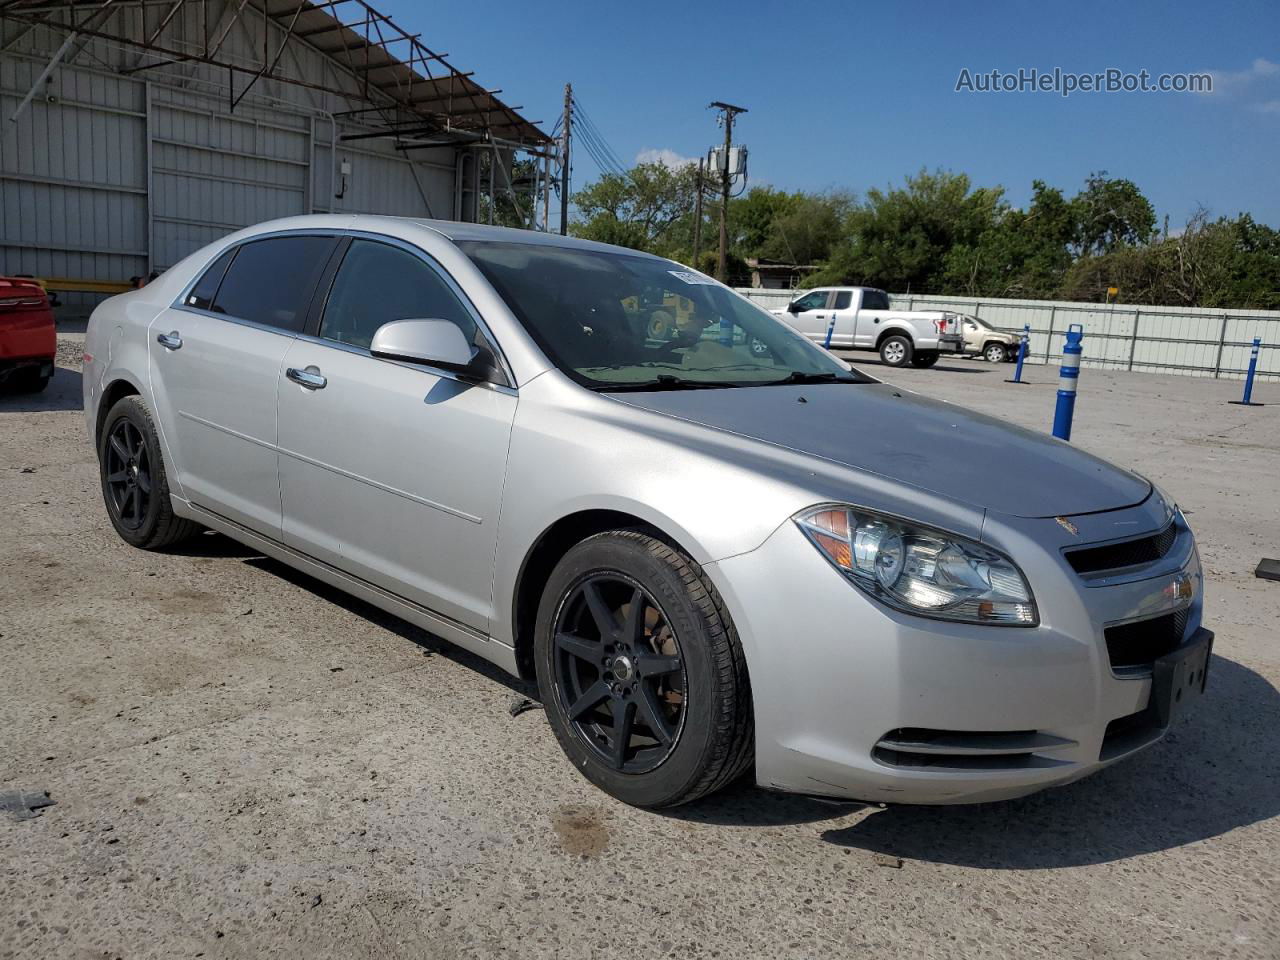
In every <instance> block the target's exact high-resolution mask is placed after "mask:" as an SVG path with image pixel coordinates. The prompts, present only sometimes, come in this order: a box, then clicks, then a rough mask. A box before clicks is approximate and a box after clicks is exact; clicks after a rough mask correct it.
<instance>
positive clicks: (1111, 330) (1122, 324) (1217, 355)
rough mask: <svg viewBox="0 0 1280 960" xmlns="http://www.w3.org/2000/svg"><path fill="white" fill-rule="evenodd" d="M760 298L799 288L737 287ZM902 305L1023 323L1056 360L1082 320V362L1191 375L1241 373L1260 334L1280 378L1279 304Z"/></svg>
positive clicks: (951, 301) (1043, 356)
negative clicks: (1274, 306)
mask: <svg viewBox="0 0 1280 960" xmlns="http://www.w3.org/2000/svg"><path fill="white" fill-rule="evenodd" d="M738 292H739V293H742V294H744V295H745V296H747V297H749V298H751V299H752V300H753V301H755V302H756V303H759V304H760V306H762V307H764V308H766V309H769V310H776V309H780V308H782V307H784V306H786V305H787V303H789V302H790V301H791V300H792V299H794V297H795V296H796V295H797V294H798V293H799V292H800V291H795V290H758V289H754V288H743V289H740V290H739V291H738ZM891 300H892V303H893V305H894V306H895V307H897V308H900V309H904V310H953V311H955V312H956V313H963V314H968V315H970V316H975V317H981V318H982V319H983V320H985V321H986V322H987V323H989V324H991V325H992V326H994V327H999V328H1001V329H1005V330H1015V331H1020V330H1021V329H1022V328H1023V325H1024V324H1025V325H1030V327H1031V337H1030V342H1029V348H1028V349H1029V352H1028V355H1027V359H1028V360H1029V361H1030V362H1032V363H1057V362H1058V361H1059V360H1060V359H1061V357H1062V347H1063V344H1064V343H1065V335H1066V331H1067V327H1068V326H1069V325H1070V324H1073V323H1078V324H1081V325H1082V326H1083V327H1084V333H1085V338H1084V361H1083V362H1084V365H1085V366H1102V367H1110V368H1112V369H1115V368H1120V369H1124V370H1137V371H1142V372H1146V373H1177V374H1183V375H1186V376H1193V377H1222V378H1240V377H1243V376H1244V374H1245V371H1246V369H1247V368H1248V366H1249V353H1250V350H1251V347H1252V340H1253V338H1254V337H1262V343H1263V349H1262V351H1261V353H1260V355H1259V359H1258V376H1259V377H1261V378H1263V379H1268V380H1276V379H1280V312H1276V311H1268V310H1214V309H1209V308H1194V307H1154V306H1142V305H1140V304H1138V305H1134V304H1114V305H1108V306H1100V305H1098V304H1090V303H1068V302H1060V301H1053V300H993V299H981V298H977V297H930V296H920V295H916V294H896V295H892V296H891Z"/></svg>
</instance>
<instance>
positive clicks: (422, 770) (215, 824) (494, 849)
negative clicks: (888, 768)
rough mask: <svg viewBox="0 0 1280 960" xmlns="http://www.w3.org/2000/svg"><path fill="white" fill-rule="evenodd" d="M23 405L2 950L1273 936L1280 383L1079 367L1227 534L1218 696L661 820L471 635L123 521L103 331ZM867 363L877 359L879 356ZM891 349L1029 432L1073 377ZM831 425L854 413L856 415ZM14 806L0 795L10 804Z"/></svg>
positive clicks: (917, 379) (1219, 561)
mask: <svg viewBox="0 0 1280 960" xmlns="http://www.w3.org/2000/svg"><path fill="white" fill-rule="evenodd" d="M77 339H78V338H76V337H75V336H74V335H72V336H67V337H64V344H63V346H64V351H63V355H62V356H61V358H60V367H59V370H58V374H57V378H56V380H55V382H54V384H53V385H52V386H51V388H50V389H49V390H48V391H47V392H46V393H44V394H42V395H40V396H38V397H35V398H14V397H7V398H3V399H0V664H3V666H2V667H0V725H2V726H0V729H3V730H4V736H3V738H2V739H0V796H4V795H5V794H6V792H9V791H14V790H28V791H37V794H36V795H37V796H40V795H42V794H41V793H40V792H41V791H48V792H49V794H50V798H51V799H52V800H54V801H56V805H54V806H49V807H46V808H44V809H43V810H42V811H41V812H40V815H39V816H34V817H31V818H29V819H21V820H20V819H17V817H16V816H15V815H14V814H12V813H10V812H4V811H0V874H2V875H3V876H4V878H5V884H4V888H3V894H2V895H0V958H10V957H12V958H19V957H20V958H24V960H25V958H44V957H51V958H52V957H57V958H90V957H93V958H102V957H123V958H135V957H178V956H202V955H203V956H205V957H245V958H249V957H252V958H258V957H266V956H287V957H307V958H315V957H365V956H370V957H389V958H401V957H403V958H410V957H412V958H421V957H427V958H435V957H440V958H446V957H447V958H454V957H491V956H501V957H524V958H540V957H551V956H555V957H559V958H565V960H573V958H579V957H581V958H586V957H601V956H611V955H626V956H640V957H658V956H670V957H681V958H683V957H692V956H699V957H701V956H708V957H716V956H722V957H726V958H729V957H788V958H789V957H796V958H800V957H851V956H859V957H889V956H895V957H896V956H916V957H944V956H965V957H1010V956H1017V957H1027V956H1054V957H1100V956H1105V957H1135V958H1136V957H1178V958H1189V957H1197V958H1198V957H1258V958H1275V957H1277V956H1280V817H1278V815H1280V693H1278V692H1277V684H1278V683H1280V654H1278V653H1277V649H1276V641H1277V623H1278V622H1280V583H1268V582H1265V581H1261V580H1256V579H1254V577H1253V568H1254V566H1255V565H1256V564H1257V562H1258V559H1259V558H1260V557H1263V556H1273V557H1274V556H1280V494H1278V493H1277V490H1276V485H1277V481H1278V480H1280V429H1278V426H1280V388H1277V387H1276V386H1275V385H1265V386H1263V387H1261V388H1260V389H1259V390H1258V397H1257V399H1260V400H1263V401H1270V402H1271V403H1272V405H1271V406H1267V407H1262V408H1254V409H1245V408H1241V407H1234V406H1228V405H1227V404H1226V402H1225V401H1226V400H1228V399H1230V398H1235V397H1238V396H1239V392H1240V385H1239V384H1238V383H1228V382H1213V381H1206V380H1194V379H1187V378H1175V377H1155V376H1141V375H1126V374H1122V373H1105V372H1100V371H1096V370H1086V371H1085V373H1084V375H1083V376H1082V378H1081V383H1080V388H1081V396H1080V405H1079V411H1078V415H1077V422H1076V436H1075V441H1076V442H1077V443H1078V444H1079V445H1080V446H1082V447H1085V448H1087V449H1089V450H1092V451H1095V452H1097V453H1099V454H1102V455H1103V456H1107V457H1110V458H1113V459H1115V460H1117V461H1119V462H1121V463H1124V464H1131V465H1133V466H1135V467H1136V468H1137V469H1139V470H1141V471H1142V472H1144V473H1146V474H1147V475H1148V476H1150V477H1151V478H1153V479H1154V480H1156V481H1157V482H1159V483H1161V484H1162V485H1164V486H1165V487H1166V488H1167V489H1168V490H1169V491H1171V492H1172V493H1173V494H1174V495H1175V496H1176V497H1177V499H1178V500H1179V502H1180V503H1181V504H1182V505H1183V507H1184V508H1185V509H1186V512H1187V514H1188V515H1189V517H1190V520H1191V523H1192V525H1193V526H1194V527H1195V528H1196V530H1197V532H1198V535H1199V538H1200V548H1201V552H1202V555H1203V558H1204V564H1205V570H1206V574H1207V578H1208V591H1209V593H1208V598H1209V599H1208V605H1207V613H1206V620H1207V622H1208V625H1209V626H1210V627H1211V628H1213V629H1214V630H1216V631H1217V647H1216V654H1217V656H1216V658H1215V661H1214V663H1213V667H1212V671H1211V674H1210V688H1211V689H1210V694H1209V696H1208V697H1207V698H1206V699H1205V700H1204V701H1202V703H1201V704H1200V705H1199V707H1198V709H1197V710H1196V711H1195V713H1194V714H1193V715H1192V716H1191V717H1190V718H1189V719H1188V720H1187V721H1186V722H1185V723H1184V724H1182V725H1180V726H1179V727H1178V729H1177V730H1176V731H1175V732H1174V733H1173V734H1172V735H1170V736H1169V737H1168V738H1167V740H1166V741H1165V742H1163V743H1161V744H1159V745H1158V746H1156V747H1155V748H1153V749H1151V750H1150V751H1148V752H1146V753H1145V754H1143V755H1142V756H1140V757H1138V758H1136V759H1134V760H1132V761H1130V762H1127V763H1124V764H1121V765H1119V766H1116V767H1113V768H1110V769H1108V770H1107V771H1105V772H1103V773H1102V774H1100V775H1098V776H1096V777H1094V778H1092V779H1088V780H1085V781H1082V782H1079V783H1076V784H1073V785H1071V786H1069V787H1065V788H1062V789H1059V790H1056V791H1052V792H1048V793H1043V794H1040V795H1038V796H1034V797H1030V798H1027V799H1024V800H1019V801H1015V802H1009V803H1000V804H991V805H985V806H978V807H966V808H952V809H942V808H890V809H885V810H878V809H861V808H857V809H849V808H841V807H832V806H828V805H824V804H820V803H817V802H814V801H811V800H806V799H800V798H794V797H786V796H778V795H771V794H767V793H764V792H762V791H759V790H757V789H755V788H753V787H752V786H750V785H748V784H743V785H740V786H738V787H735V788H733V789H731V790H729V791H727V792H726V793H724V794H721V795H719V796H716V797H714V798H712V799H709V800H707V801H704V802H702V803H699V804H696V805H693V806H690V807H687V808H683V809H679V810H676V811H672V812H669V813H665V814H655V813H646V812H642V811H639V810H634V809H630V808H627V807H625V806H622V805H620V804H617V803H615V802H613V801H612V800H610V799H609V798H608V797H606V796H604V795H603V794H601V793H599V792H598V791H596V790H595V789H594V788H593V787H591V786H590V785H589V784H588V783H587V782H586V781H585V780H583V779H582V778H581V777H579V776H578V775H577V774H576V773H575V772H574V771H573V770H572V769H571V768H570V766H569V765H568V764H567V763H566V762H565V760H564V758H563V757H562V755H561V753H560V750H559V748H558V746H557V745H556V742H555V740H554V738H553V737H552V735H551V733H550V731H549V729H548V728H547V726H546V724H545V722H544V719H543V715H542V713H541V711H540V710H536V709H535V710H532V711H529V712H525V713H522V714H520V715H518V716H514V717H513V716H512V715H511V713H510V712H509V709H508V708H509V706H510V705H511V704H512V702H513V700H514V699H515V698H517V697H518V696H519V695H521V694H522V693H523V691H521V690H520V689H519V688H518V686H517V685H516V684H514V683H513V682H512V681H510V680H508V679H507V678H505V677H503V676H500V675H499V674H498V673H497V672H496V671H494V670H492V669H490V668H489V667H487V666H485V665H484V664H483V663H481V662H480V661H478V660H476V659H475V658H472V657H469V656H467V655H464V654H462V653H459V652H457V651H455V650H452V649H451V648H449V647H448V646H447V645H445V644H444V643H442V642H441V641H438V640H435V639H433V638H432V637H430V636H428V635H426V634H424V633H423V632H421V631H419V630H417V629H416V628H413V627H411V626H408V625H407V624H405V623H402V622H400V621H397V620H395V619H393V618H391V617H388V616H386V615H384V614H382V613H380V612H377V611H375V610H373V609H372V608H370V607H368V606H365V605H363V604H361V603H359V602H355V601H352V600H349V599H347V598H345V597H344V596H343V595H341V594H338V593H336V592H335V591H333V590H330V589H328V588H326V587H324V586H322V585H320V584H318V583H316V582H314V581H312V580H309V579H307V578H305V577H303V576H300V575H298V574H295V573H292V572H291V571H290V570H288V569H286V568H284V567H282V566H280V565H278V564H275V563H272V562H270V561H267V560H265V559H263V558H261V557H258V556H255V555H254V554H253V553H252V552H250V551H247V550H245V549H243V548H241V547H239V546H237V545H236V544H234V543H232V542H230V541H228V540H226V539H223V538H221V537H217V536H213V535H208V536H205V537H202V538H200V539H199V540H198V541H197V542H195V543H194V544H192V545H190V546H187V547H185V548H184V549H182V550H181V551H179V552H177V553H173V554H148V553H142V552H140V551H137V550H133V549H130V548H129V547H127V546H125V545H124V544H123V543H122V542H121V541H120V540H119V539H118V538H117V537H116V536H115V534H114V533H113V532H112V531H111V528H110V527H109V525H108V523H107V521H106V518H105V516H104V513H103V508H102V504H101V502H100V499H99V492H98V483H97V475H96V466H95V462H94V458H93V455H92V453H91V451H90V450H89V448H88V446H87V444H86V441H85V435H84V429H83V424H82V420H81V416H80V412H79V410H78V407H79V403H80V374H79V371H78V369H77V367H78V356H79V350H80V348H79V344H78V342H77ZM865 356H866V355H860V359H859V361H858V362H859V363H860V364H864V363H865V361H864V360H863V359H861V358H862V357H865ZM865 368H866V369H868V370H869V371H871V372H873V373H876V374H877V375H881V376H883V377H885V378H886V379H889V380H891V381H893V382H895V383H898V384H901V385H902V386H904V387H907V388H909V389H913V390H919V391H921V392H924V393H927V394H931V395H934V396H938V397H943V398H946V399H948V400H953V401H956V402H958V403H962V404H967V405H969V406H972V407H975V408H978V409H980V410H983V411H987V412H990V413H994V414H997V415H1000V416H1004V417H1007V418H1008V419H1010V420H1014V421H1016V422H1019V423H1022V424H1026V425H1028V426H1032V427H1035V428H1038V429H1047V428H1048V426H1049V423H1050V418H1051V416H1052V408H1053V398H1054V388H1055V382H1054V379H1055V378H1054V373H1055V372H1056V371H1054V370H1052V369H1047V368H1042V367H1032V368H1029V370H1028V379H1029V380H1030V381H1032V383H1031V385H1026V386H1012V385H1008V384H1005V383H1003V382H1001V381H1002V379H1003V378H1004V377H1006V376H1008V375H1009V373H1010V371H1011V368H1010V367H992V366H988V365H986V364H983V363H981V362H976V361H944V362H943V363H942V364H940V365H939V366H938V367H937V368H935V369H934V370H929V371H917V370H906V371H886V370H884V368H880V367H878V366H876V365H875V364H874V363H865ZM833 428H838V425H833ZM9 795H10V796H11V794H9Z"/></svg>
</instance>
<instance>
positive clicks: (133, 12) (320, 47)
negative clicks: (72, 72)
mask: <svg viewBox="0 0 1280 960" xmlns="http://www.w3.org/2000/svg"><path fill="white" fill-rule="evenodd" d="M206 4H207V0H150V2H148V0H69V2H60V3H59V2H51V0H0V19H5V20H10V21H14V22H17V23H20V24H25V25H27V26H29V27H33V28H34V27H48V28H52V29H54V30H58V31H61V32H64V33H65V34H66V38H67V39H66V44H65V45H70V44H71V43H72V42H74V41H75V40H77V39H79V38H98V39H102V40H107V41H112V42H115V43H118V44H121V45H125V46H127V47H130V48H132V49H136V50H138V51H139V53H140V54H141V56H140V57H139V62H138V63H137V65H135V66H132V67H129V68H127V69H126V70H122V71H121V72H122V73H140V72H143V71H147V70H152V69H155V68H157V67H165V66H170V65H175V64H207V65H210V66H215V67H221V68H223V69H226V70H227V71H228V74H229V76H230V77H231V78H232V81H233V83H232V93H231V96H230V101H231V102H230V106H231V109H234V108H235V107H236V105H238V104H239V102H240V101H241V100H242V99H243V98H244V96H245V95H246V94H247V93H248V92H249V91H250V90H251V89H252V88H253V86H254V84H256V83H257V82H258V81H260V80H263V79H268V80H275V81H279V82H283V83H291V84H297V85H299V86H306V87H310V88H312V89H316V90H321V91H324V92H326V93H330V94H334V95H336V96H340V97H343V98H346V99H348V100H351V101H355V102H359V103H361V104H362V105H361V106H359V107H355V108H353V109H350V110H346V111H342V112H340V113H338V114H335V115H336V116H345V117H347V118H349V119H350V120H351V121H352V122H356V123H359V124H361V126H362V127H365V128H367V129H366V130H362V131H361V132H359V133H349V134H346V135H344V137H343V139H344V140H345V139H370V138H377V137H393V138H395V139H396V140H397V141H398V142H406V141H408V143H407V144H406V145H412V141H414V140H418V141H420V142H422V143H424V144H434V143H455V142H468V141H483V142H489V143H494V144H501V145H505V146H510V147H516V148H524V149H528V148H532V149H534V150H537V149H538V148H540V147H545V146H546V145H548V144H550V143H551V138H550V137H549V136H548V135H547V134H545V133H544V132H543V131H541V130H540V129H538V127H537V126H536V124H535V123H532V122H530V121H528V120H526V119H525V118H524V117H522V116H521V115H520V114H519V113H517V112H516V111H517V110H518V109H519V108H518V107H510V106H508V105H507V104H505V103H503V102H502V101H501V100H499V99H498V98H497V96H496V94H497V93H499V92H501V91H498V90H486V89H485V88H484V87H482V86H481V85H480V84H478V83H476V82H475V81H474V80H472V79H471V78H472V73H470V72H464V71H462V70H459V69H458V68H457V67H455V66H453V65H452V64H451V63H449V62H448V60H447V59H446V57H447V55H446V54H440V53H436V52H435V51H434V50H432V49H430V48H429V47H428V46H427V45H426V44H425V43H423V42H422V39H421V35H420V34H411V33H408V32H407V31H406V30H404V28H402V27H401V26H399V25H398V24H396V23H395V22H393V21H392V19H391V17H389V16H387V15H386V14H384V13H380V12H379V11H377V10H375V9H374V8H373V7H372V6H371V5H370V4H368V3H367V2H365V0H321V2H312V0H301V2H299V0H234V2H232V3H229V4H228V5H227V7H226V8H225V9H224V11H223V12H222V14H221V15H218V16H215V17H214V18H212V19H210V17H208V16H207V15H203V16H199V21H200V22H201V23H203V25H204V29H203V35H202V36H190V35H188V36H186V37H184V38H182V39H181V41H179V40H178V39H176V38H175V37H174V35H173V33H172V31H168V30H167V29H166V28H168V27H169V26H170V25H171V24H173V23H174V22H175V20H180V19H181V18H182V16H183V15H185V14H187V13H188V12H189V10H190V8H197V9H200V8H203V7H204V6H205V5H206ZM200 12H201V13H203V12H204V11H203V10H200ZM139 18H140V19H141V23H139ZM249 18H253V19H256V20H258V21H260V22H262V23H263V24H264V26H265V27H267V28H268V29H264V30H263V32H262V35H263V37H264V42H263V46H262V50H261V51H260V53H261V56H260V57H259V58H257V62H246V61H245V59H244V58H242V57H233V56H231V55H230V53H229V51H228V47H227V45H226V40H227V37H228V35H229V34H230V32H231V30H232V28H233V27H234V26H235V25H236V23H237V21H239V20H241V19H249ZM139 27H141V28H142V29H139ZM290 45H303V46H306V47H308V48H310V49H311V50H313V51H316V52H319V53H321V54H324V55H325V56H328V57H330V58H332V59H333V60H334V61H335V62H336V63H338V64H340V65H341V66H342V67H344V68H345V69H344V71H343V74H342V76H341V79H342V81H343V82H341V83H318V82H315V81H307V80H303V79H300V78H298V77H296V76H293V75H290V74H289V73H287V72H285V71H277V67H278V66H279V65H280V62H281V58H282V57H283V56H284V55H285V52H286V51H287V50H288V49H289V47H290ZM55 59H56V58H55Z"/></svg>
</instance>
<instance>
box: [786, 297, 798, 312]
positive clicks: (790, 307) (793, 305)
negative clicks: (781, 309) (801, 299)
mask: <svg viewBox="0 0 1280 960" xmlns="http://www.w3.org/2000/svg"><path fill="white" fill-rule="evenodd" d="M799 312H800V305H799V304H798V303H796V301H794V300H792V301H791V302H790V303H788V304H787V313H799Z"/></svg>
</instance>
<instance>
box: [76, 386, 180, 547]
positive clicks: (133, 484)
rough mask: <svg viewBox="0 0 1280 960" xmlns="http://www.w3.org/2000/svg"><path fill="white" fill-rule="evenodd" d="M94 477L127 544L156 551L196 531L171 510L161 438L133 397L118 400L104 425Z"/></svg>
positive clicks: (138, 397) (118, 531)
mask: <svg viewBox="0 0 1280 960" xmlns="http://www.w3.org/2000/svg"><path fill="white" fill-rule="evenodd" d="M98 477H99V480H100V481H101V483H102V499H103V501H104V503H105V505H106V508H107V517H108V518H109V519H110V520H111V525H112V526H113V527H115V531H116V533H118V534H119V535H120V538H121V539H122V540H124V541H125V542H126V543H128V544H131V545H133V546H135V547H140V548H142V549H143V550H157V549H160V548H162V547H168V546H171V545H172V544H175V543H177V542H178V541H180V540H183V539H185V538H187V537H189V536H191V535H192V534H194V533H196V532H197V531H199V530H200V526H199V525H198V524H197V523H195V522H194V521H192V520H188V519H186V518H185V517H179V516H177V515H176V514H175V513H174V512H173V500H172V498H171V497H170V495H169V478H168V475H167V473H166V470H165V462H164V455H163V454H162V453H161V450H160V434H159V431H157V430H156V424H155V420H154V419H152V416H151V411H150V410H149V409H148V408H147V405H146V403H144V402H143V400H142V398H141V397H140V396H138V395H136V394H133V395H130V396H126V397H122V398H121V399H120V400H118V401H116V403H115V405H114V406H112V408H111V409H110V410H109V411H107V415H106V418H105V419H104V420H103V421H102V432H101V433H99V434H98Z"/></svg>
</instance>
